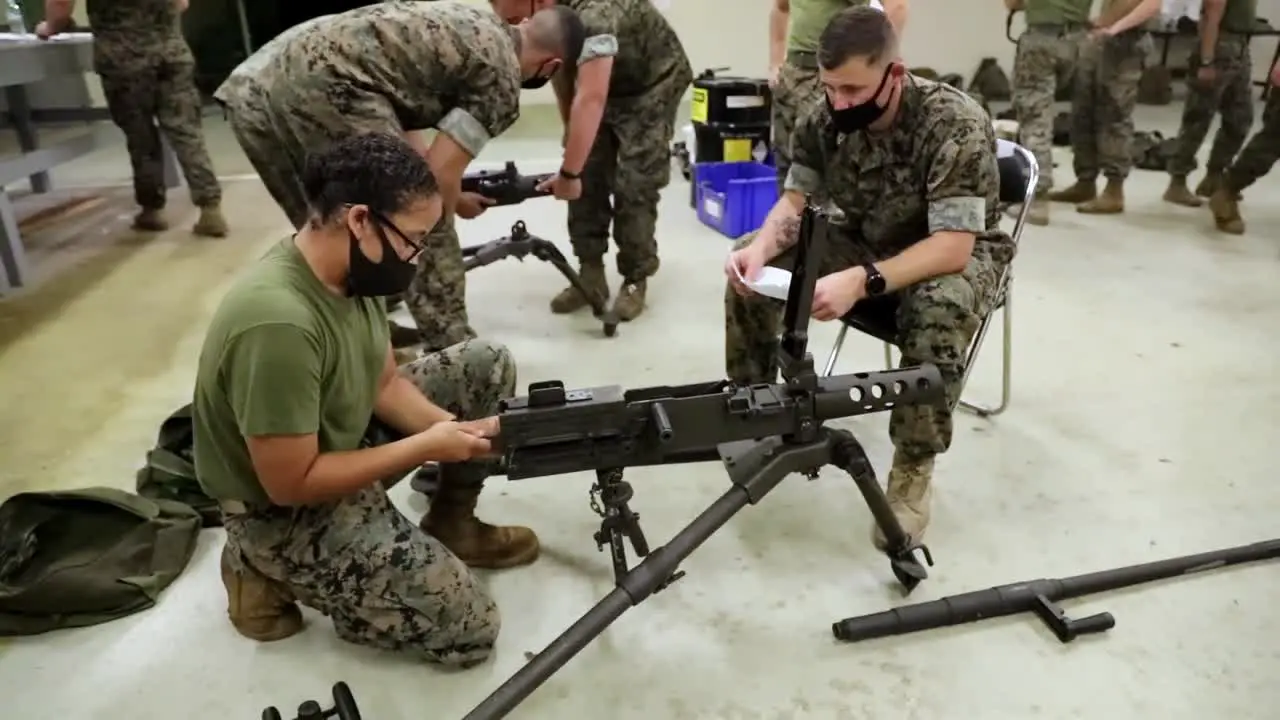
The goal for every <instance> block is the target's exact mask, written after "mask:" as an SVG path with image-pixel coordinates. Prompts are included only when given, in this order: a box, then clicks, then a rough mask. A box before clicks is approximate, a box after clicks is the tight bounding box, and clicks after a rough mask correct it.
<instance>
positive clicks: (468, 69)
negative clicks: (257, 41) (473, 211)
mask: <svg viewBox="0 0 1280 720" xmlns="http://www.w3.org/2000/svg"><path fill="white" fill-rule="evenodd" d="M517 37H518V31H517V30H516V29H515V28H514V27H508V26H507V25H506V23H504V22H503V21H502V20H501V19H500V18H499V17H498V15H497V14H496V13H494V12H493V11H492V10H489V9H487V8H481V7H473V6H470V5H463V4H461V3H444V2H426V3H423V2H383V3H378V4H376V5H367V6H364V7H360V8H356V9H355V10H350V11H347V12H344V13H339V14H336V15H322V16H320V17H317V18H312V19H311V20H307V21H306V22H302V23H299V24H297V25H295V26H293V27H291V28H289V29H288V30H286V31H284V32H283V33H281V34H280V35H278V36H276V37H275V38H274V39H272V40H271V41H270V42H268V43H267V44H266V45H263V46H262V47H261V48H259V49H258V51H257V52H255V53H254V54H253V55H252V56H250V57H249V59H247V60H245V61H244V62H243V63H241V64H240V65H239V67H237V68H236V69H235V70H233V71H232V72H231V75H230V76H229V77H228V78H227V80H226V82H224V83H223V84H222V86H221V87H220V88H218V91H217V92H216V93H214V97H216V98H218V99H219V100H223V101H226V100H228V99H230V98H232V97H234V96H235V95H236V94H238V93H239V92H241V91H243V89H244V88H245V87H246V86H251V87H252V86H256V87H257V88H259V89H261V90H262V91H265V93H266V94H268V95H272V96H274V98H273V99H275V100H277V101H280V100H281V99H283V98H287V99H285V100H283V102H284V103H286V104H289V105H292V106H294V107H295V108H298V109H295V110H293V111H295V112H305V109H303V108H305V106H306V105H307V104H309V103H313V102H314V103H322V104H324V105H326V106H329V107H331V108H333V110H334V111H336V115H337V116H341V115H343V114H345V113H344V109H345V108H352V110H353V112H354V111H355V108H357V107H358V106H360V105H361V104H362V103H368V102H369V101H370V99H371V98H372V99H373V100H374V101H376V102H381V103H385V104H386V105H388V106H389V107H390V109H391V110H392V111H394V113H395V115H396V119H397V120H398V121H399V123H400V126H401V128H402V129H405V130H423V129H426V128H436V129H438V130H440V131H441V132H443V133H445V134H447V135H448V136H449V137H451V138H453V139H454V140H455V141H456V142H458V144H459V145H461V146H462V147H463V148H464V149H466V150H467V152H469V153H470V154H471V155H472V157H474V156H476V155H479V154H480V150H481V149H482V148H483V147H484V145H485V144H486V143H487V142H488V141H489V140H490V139H492V138H493V137H495V136H497V135H499V134H501V133H502V132H503V131H505V130H506V129H507V128H509V127H511V125H512V124H514V123H515V121H516V120H517V119H518V118H519V117H520V83H521V80H522V78H521V70H520V58H519V49H518V47H517V43H518V40H517Z"/></svg>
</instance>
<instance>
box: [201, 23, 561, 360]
mask: <svg viewBox="0 0 1280 720" xmlns="http://www.w3.org/2000/svg"><path fill="white" fill-rule="evenodd" d="M583 35H584V31H583V27H582V22H581V20H579V18H578V16H577V14H576V13H574V12H573V11H572V10H569V9H568V8H549V9H547V10H545V11H543V12H540V13H537V14H536V15H534V16H533V17H531V18H529V19H528V21H527V22H524V23H521V24H520V25H519V26H517V27H508V26H507V25H505V24H504V23H503V22H502V21H501V20H499V19H498V18H495V17H494V16H493V14H492V13H491V12H489V11H487V10H485V9H483V8H474V7H468V6H466V5H463V4H462V3H443V2H441V3H435V2H431V3H378V4H376V5H369V6H366V7H361V8H356V9H355V10H350V11H347V12H344V13H340V14H337V15H325V16H323V17H318V18H314V19H312V20H308V21H307V22H304V23H301V24H299V25H295V26H294V27H292V28H289V29H288V30H286V31H285V32H283V33H281V34H280V35H279V36H278V37H276V38H275V39H273V40H272V41H271V42H269V43H267V44H266V45H264V46H262V47H261V48H260V49H259V50H258V51H257V52H255V53H254V54H253V55H252V56H251V57H250V58H249V59H248V60H246V61H244V62H243V63H241V64H240V66H239V67H237V68H236V69H235V70H233V71H232V72H231V75H230V77H228V78H227V81H226V82H224V83H223V84H222V86H221V87H220V88H218V90H217V92H216V93H215V94H214V97H216V98H217V99H218V100H219V101H220V102H221V103H222V104H223V107H224V108H226V111H227V113H228V116H229V119H230V122H231V129H232V131H233V132H234V133H235V136H236V141H237V142H239V143H240V147H241V148H242V149H243V150H244V152H245V155H247V156H248V158H249V161H250V162H251V163H253V167H254V170H256V171H257V173H258V175H260V176H261V177H262V182H263V184H265V185H266V186H267V190H268V191H269V192H270V193H271V196H272V197H273V198H275V201H276V202H277V203H278V204H279V205H280V207H281V208H282V209H283V210H284V211H285V214H287V215H288V216H289V220H290V222H292V223H293V226H294V227H295V228H301V227H302V226H303V223H305V222H306V220H307V217H308V215H307V205H306V201H305V192H304V189H303V187H302V183H301V181H300V177H301V174H302V163H303V160H304V159H305V158H306V156H307V155H308V154H309V153H313V152H317V151H322V150H324V149H325V148H327V147H329V145H331V144H332V143H333V142H335V141H337V140H340V139H342V138H343V137H345V136H348V135H351V134H358V133H368V132H384V133H393V134H396V135H403V136H404V137H405V138H406V139H407V140H408V141H409V143H410V144H411V145H413V146H414V148H415V149H416V150H417V151H418V152H419V153H420V154H421V155H422V156H423V157H425V158H426V159H427V163H428V164H429V165H430V166H431V170H432V172H433V173H434V174H435V176H436V178H437V179H438V181H439V183H440V192H441V195H442V196H443V198H444V203H445V210H444V218H443V219H442V221H441V223H440V225H439V227H438V228H436V229H435V231H433V232H431V233H430V234H429V235H428V236H427V237H426V239H425V248H424V250H423V252H422V254H421V256H420V259H419V263H418V274H417V277H415V278H414V281H413V284H412V285H410V286H409V288H408V291H407V293H406V301H407V304H408V306H409V311H410V313H411V314H412V315H413V319H414V322H415V323H416V324H417V326H418V331H419V332H420V333H421V337H420V338H416V339H417V340H419V341H420V342H422V344H423V345H424V347H425V349H426V350H428V351H433V350H439V349H441V348H445V347H449V346H450V345H454V344H456V343H460V342H462V341H464V340H468V339H471V338H474V337H475V336H476V334H475V331H474V330H472V329H471V325H470V323H469V322H468V320H467V308H466V271H465V270H464V268H463V259H462V248H461V246H460V244H459V242H458V236H457V233H456V232H455V231H454V227H453V215H454V213H455V212H456V213H457V214H458V215H459V216H461V217H463V218H473V217H476V216H477V215H479V214H480V213H482V212H484V209H485V208H486V207H487V206H489V205H491V204H492V202H491V201H489V200H487V199H485V198H484V197H483V196H481V195H479V194H475V193H469V194H468V193H462V192H461V187H460V184H461V179H462V174H463V171H464V170H465V169H466V167H467V165H468V164H469V163H470V162H471V160H472V159H473V158H475V157H476V155H478V154H479V153H480V151H481V150H482V149H483V148H484V146H485V145H486V144H487V143H488V142H489V141H490V140H491V139H492V138H494V137H496V136H497V135H499V134H501V133H502V132H505V131H506V130H507V128H509V127H511V125H512V123H514V122H515V121H516V118H517V117H519V114H520V108H519V104H520V89H521V87H522V86H523V87H539V86H541V85H543V84H545V83H546V82H547V81H548V78H550V77H551V75H552V74H554V73H555V72H556V70H557V69H558V68H559V67H560V66H561V65H562V64H563V63H564V61H565V59H566V58H577V57H578V55H579V54H581V52H582V43H583ZM375 39H376V40H375ZM426 128H435V129H436V130H438V131H439V132H438V133H437V134H436V136H435V139H434V140H433V141H432V143H431V146H430V147H427V146H426V145H424V144H423V141H422V138H421V137H420V135H419V134H418V131H419V130H423V129H426ZM397 344H404V343H397Z"/></svg>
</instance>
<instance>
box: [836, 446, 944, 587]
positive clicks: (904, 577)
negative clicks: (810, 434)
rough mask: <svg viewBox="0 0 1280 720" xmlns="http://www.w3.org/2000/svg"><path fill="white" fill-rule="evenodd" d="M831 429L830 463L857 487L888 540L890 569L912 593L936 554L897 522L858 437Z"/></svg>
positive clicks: (926, 573)
mask: <svg viewBox="0 0 1280 720" xmlns="http://www.w3.org/2000/svg"><path fill="white" fill-rule="evenodd" d="M828 432H830V433H831V434H832V435H833V436H834V442H833V443H832V450H831V464H832V465H835V466H836V467H838V468H840V469H841V470H844V471H845V472H846V473H848V474H849V477H851V478H853V482H854V483H855V484H856V485H857V486H858V490H859V491H860V492H861V493H862V499H863V500H864V501H865V502H866V503H867V508H868V509H869V510H870V511H871V516H872V517H873V518H875V522H876V524H877V525H879V526H880V530H881V531H883V532H884V536H885V539H887V540H888V541H889V542H888V550H886V551H885V554H886V555H888V556H889V568H890V570H892V571H893V576H894V577H895V578H897V579H898V582H899V583H901V584H902V587H903V590H905V592H906V594H909V593H910V592H911V591H912V590H915V589H916V586H917V585H919V584H920V581H921V580H924V579H925V578H927V577H929V572H928V571H927V570H926V569H925V565H928V566H930V567H932V566H933V555H932V554H930V553H929V548H927V547H925V546H924V544H922V543H918V542H916V541H915V540H914V539H912V537H911V536H910V535H908V534H907V533H906V531H904V530H903V529H902V523H900V522H898V517H897V516H896V515H894V514H893V509H892V508H890V507H889V499H888V498H887V497H885V494H884V490H883V489H882V488H881V487H880V483H879V482H877V481H876V471H875V468H874V467H872V466H871V460H870V459H868V458H867V453H866V451H865V450H863V448H862V444H861V443H859V442H858V439H857V438H855V437H854V436H853V434H852V433H850V432H848V431H845V430H835V429H830V428H829V429H828ZM916 551H919V554H920V556H921V557H923V558H924V563H921V562H920V560H918V559H917V555H916Z"/></svg>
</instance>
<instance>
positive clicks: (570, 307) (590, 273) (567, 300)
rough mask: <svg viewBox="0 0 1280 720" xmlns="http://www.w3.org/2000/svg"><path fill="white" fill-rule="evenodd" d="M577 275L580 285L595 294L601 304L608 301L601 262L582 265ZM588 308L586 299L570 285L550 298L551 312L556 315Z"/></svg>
mask: <svg viewBox="0 0 1280 720" xmlns="http://www.w3.org/2000/svg"><path fill="white" fill-rule="evenodd" d="M578 275H579V276H580V277H581V278H582V284H583V285H586V286H587V288H588V289H589V290H591V291H592V292H593V293H595V294H596V296H597V297H599V298H600V301H601V303H603V302H604V301H606V300H608V299H609V280H608V278H606V277H605V275H604V263H603V262H592V263H585V262H584V263H582V265H581V266H580V267H579V269H578ZM590 306H591V303H590V302H589V301H588V300H587V297H586V296H585V295H583V294H582V293H580V292H578V288H576V287H574V286H572V285H570V286H569V287H567V288H565V289H563V290H561V291H560V293H559V294H557V295H556V296H555V297H553V298H551V312H553V313H555V314H557V315H567V314H569V313H573V312H577V311H579V310H581V309H582V308H584V307H590Z"/></svg>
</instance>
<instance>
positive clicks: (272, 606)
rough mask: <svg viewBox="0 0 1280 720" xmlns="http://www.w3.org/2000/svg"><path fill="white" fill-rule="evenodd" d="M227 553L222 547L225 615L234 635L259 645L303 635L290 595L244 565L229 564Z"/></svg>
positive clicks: (293, 601)
mask: <svg viewBox="0 0 1280 720" xmlns="http://www.w3.org/2000/svg"><path fill="white" fill-rule="evenodd" d="M230 553H231V550H229V549H228V548H227V547H226V546H225V545H224V546H223V547H222V585H223V587H225V588H226V589H227V616H228V617H229V618H231V625H232V626H233V627H234V628H235V629H236V632H239V633H240V634H241V635H243V636H245V637H247V638H249V639H251V640H257V641H259V642H272V641H274V640H283V639H285V638H287V637H292V636H294V635H297V634H298V633H300V632H302V610H300V609H299V608H298V602H297V600H296V599H295V598H294V597H293V593H291V592H289V589H288V588H287V587H285V586H284V585H282V584H280V583H278V582H276V581H275V580H272V579H270V578H268V577H266V576H265V575H262V574H261V573H259V572H258V571H256V570H254V569H253V568H251V567H249V566H248V565H245V564H244V563H232V561H231V555H230ZM235 565H239V566H240V568H239V569H236V568H235V567H234V566H235Z"/></svg>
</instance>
